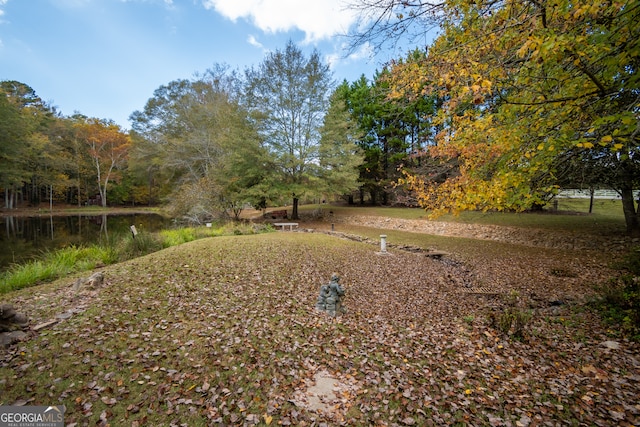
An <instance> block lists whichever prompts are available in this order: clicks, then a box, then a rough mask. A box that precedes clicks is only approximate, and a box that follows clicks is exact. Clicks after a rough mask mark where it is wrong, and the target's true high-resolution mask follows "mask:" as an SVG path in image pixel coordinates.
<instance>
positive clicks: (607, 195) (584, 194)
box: [557, 189, 640, 200]
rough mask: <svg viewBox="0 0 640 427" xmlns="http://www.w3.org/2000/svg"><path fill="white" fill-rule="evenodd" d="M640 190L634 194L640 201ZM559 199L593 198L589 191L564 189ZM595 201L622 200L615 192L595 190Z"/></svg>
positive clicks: (560, 192)
mask: <svg viewBox="0 0 640 427" xmlns="http://www.w3.org/2000/svg"><path fill="white" fill-rule="evenodd" d="M639 196H640V190H636V191H634V192H633V198H634V199H636V200H637V199H638V197H639ZM557 197H558V198H562V199H588V198H590V197H591V193H590V191H589V190H578V189H564V190H560V191H559V192H558V196H557ZM593 198H594V199H610V200H611V199H620V195H619V194H618V193H616V192H615V191H613V190H595V191H594V192H593Z"/></svg>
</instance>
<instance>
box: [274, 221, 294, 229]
mask: <svg viewBox="0 0 640 427" xmlns="http://www.w3.org/2000/svg"><path fill="white" fill-rule="evenodd" d="M273 225H275V226H276V227H281V228H280V229H281V230H283V231H284V229H285V227H289V231H293V227H296V228H298V223H297V222H275V223H274V224H273Z"/></svg>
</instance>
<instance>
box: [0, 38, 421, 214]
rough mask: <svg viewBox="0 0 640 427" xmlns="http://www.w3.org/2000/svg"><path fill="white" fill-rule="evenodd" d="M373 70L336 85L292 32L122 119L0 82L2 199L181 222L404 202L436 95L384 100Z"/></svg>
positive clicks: (169, 87) (173, 87) (160, 92)
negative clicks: (65, 107) (157, 214)
mask: <svg viewBox="0 0 640 427" xmlns="http://www.w3.org/2000/svg"><path fill="white" fill-rule="evenodd" d="M384 74H385V72H381V73H378V74H376V76H374V78H373V80H372V81H369V80H368V79H367V78H366V77H365V76H364V75H363V76H362V77H361V78H360V79H359V80H358V81H356V82H353V83H349V82H347V81H346V80H345V81H343V82H342V83H341V84H338V85H336V83H335V82H334V81H333V78H332V73H331V72H330V70H329V67H328V65H326V64H324V63H323V62H322V61H321V57H320V54H319V53H318V52H317V51H314V52H313V53H311V54H310V55H309V56H308V57H307V56H305V55H304V54H303V53H302V52H301V50H300V49H298V48H297V46H295V45H294V44H293V43H292V42H289V43H288V44H287V45H286V46H285V48H284V49H282V50H277V51H275V52H273V53H270V54H269V55H267V57H266V58H265V60H264V61H263V62H262V63H261V64H259V65H258V66H256V67H251V68H249V69H246V70H244V72H243V73H240V72H239V71H238V70H232V69H231V68H230V67H228V66H227V65H224V64H216V65H214V66H213V67H212V68H210V69H208V70H206V71H205V72H204V73H201V74H198V75H196V76H195V77H193V78H191V79H180V80H174V81H171V82H169V83H167V84H166V85H162V86H160V87H159V88H158V89H156V90H155V91H154V93H153V96H152V97H151V98H150V99H149V100H148V101H147V103H146V105H145V106H144V109H142V110H140V111H135V112H133V113H132V114H131V116H130V121H131V123H132V129H131V130H130V131H125V130H123V129H122V128H121V127H120V126H118V125H117V124H115V123H113V122H112V121H109V120H105V119H98V118H89V117H86V116H83V115H81V114H74V115H72V116H69V117H65V116H62V115H60V114H58V113H57V112H56V110H55V108H54V107H51V106H50V105H47V104H46V103H44V102H43V101H42V100H41V99H40V98H39V97H38V96H37V95H36V93H35V91H34V90H33V89H32V88H31V87H29V86H28V85H27V84H24V83H20V82H15V81H4V82H1V84H0V90H1V91H2V93H3V94H4V95H5V96H2V97H0V102H1V104H0V117H1V118H2V121H1V123H2V128H1V129H0V142H1V143H0V165H1V166H2V167H1V172H0V188H2V189H3V196H4V206H5V208H7V209H12V208H15V207H17V206H18V205H20V204H24V203H27V204H31V205H38V204H40V203H43V202H49V203H53V202H56V203H57V202H63V203H71V204H77V205H78V206H81V205H87V204H99V205H101V206H107V204H109V205H118V204H128V205H136V204H145V205H148V204H159V203H161V204H164V205H165V206H167V208H168V209H169V210H170V212H171V213H172V214H173V215H175V216H176V217H181V218H186V219H188V220H190V221H196V222H199V221H203V220H204V219H209V218H215V217H220V216H226V217H238V216H239V214H240V212H241V211H242V209H243V208H244V207H246V206H248V205H251V206H253V207H257V208H265V207H267V206H281V205H285V204H287V205H289V204H290V205H291V206H292V210H293V211H292V215H293V217H294V218H295V217H297V209H298V203H299V201H300V200H320V199H326V198H331V197H334V196H336V195H337V196H342V197H344V198H345V199H346V200H348V201H349V202H350V203H357V202H359V203H391V202H399V203H404V202H405V201H406V200H405V199H406V197H405V196H403V195H402V192H403V191H402V190H401V189H397V188H396V187H395V186H394V183H395V182H396V181H397V178H398V177H399V176H400V172H399V166H400V165H401V164H402V163H403V162H406V161H407V160H408V159H409V157H410V153H411V152H416V151H418V150H419V149H420V148H421V147H422V145H423V144H424V143H423V140H424V139H425V138H427V136H428V135H429V134H430V132H431V131H430V130H429V125H428V123H429V119H428V117H429V115H430V114H432V113H433V111H434V103H433V102H432V101H430V100H420V101H418V102H415V103H413V107H412V108H409V109H407V108H406V105H404V106H396V105H394V104H393V103H390V102H388V100H387V99H386V96H387V95H386V93H387V90H388V87H387V86H388V83H387V82H386V81H385V79H383V75H384Z"/></svg>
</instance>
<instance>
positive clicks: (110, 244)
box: [0, 223, 270, 295]
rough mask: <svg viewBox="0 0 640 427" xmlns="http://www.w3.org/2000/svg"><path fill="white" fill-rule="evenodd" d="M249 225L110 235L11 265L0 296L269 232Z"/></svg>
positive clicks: (1, 278) (0, 286)
mask: <svg viewBox="0 0 640 427" xmlns="http://www.w3.org/2000/svg"><path fill="white" fill-rule="evenodd" d="M269 230H270V229H269V228H266V227H265V228H261V229H258V228H255V227H253V226H252V225H250V224H236V223H221V224H218V225H217V226H216V227H211V228H208V227H184V228H177V229H170V230H163V231H160V232H158V233H138V235H137V236H136V237H135V238H132V237H131V234H129V233H124V234H121V235H113V234H112V235H110V236H109V240H108V241H106V242H104V243H103V244H101V245H89V246H79V247H76V246H72V247H68V248H63V249H60V250H57V251H50V252H46V253H45V254H44V255H43V256H41V257H40V258H39V259H36V260H33V261H29V262H27V263H25V264H19V265H14V266H12V267H10V268H9V269H8V270H7V271H5V272H2V273H0V295H1V294H4V293H7V292H10V291H14V290H17V289H21V288H25V287H28V286H33V285H37V284H41V283H44V282H49V281H51V280H55V279H57V278H60V277H64V276H66V275H68V274H70V273H74V272H82V271H88V270H92V269H94V268H96V266H99V265H110V264H115V263H117V262H121V261H125V260H129V259H132V258H136V257H139V256H142V255H145V254H149V253H152V252H155V251H158V250H160V249H163V248H168V247H171V246H177V245H181V244H184V243H187V242H191V241H194V240H197V239H202V238H206V237H215V236H223V235H242V234H255V233H257V232H262V231H269Z"/></svg>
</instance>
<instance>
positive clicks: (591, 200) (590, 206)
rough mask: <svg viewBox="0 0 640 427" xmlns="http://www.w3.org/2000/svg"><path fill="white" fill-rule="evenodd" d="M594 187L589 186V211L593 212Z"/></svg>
mask: <svg viewBox="0 0 640 427" xmlns="http://www.w3.org/2000/svg"><path fill="white" fill-rule="evenodd" d="M595 193H596V189H595V188H593V187H591V188H589V213H590V214H591V213H593V197H594V196H595Z"/></svg>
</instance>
